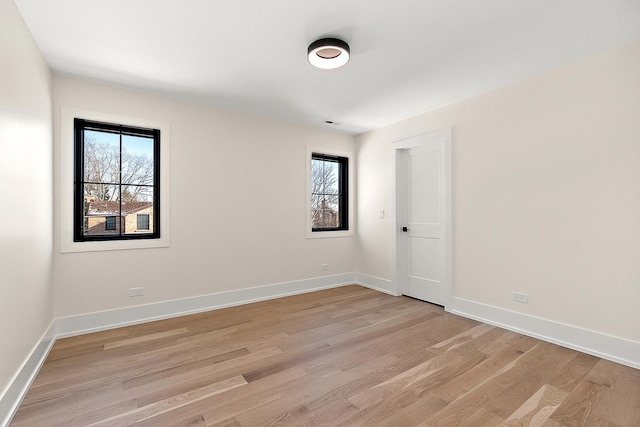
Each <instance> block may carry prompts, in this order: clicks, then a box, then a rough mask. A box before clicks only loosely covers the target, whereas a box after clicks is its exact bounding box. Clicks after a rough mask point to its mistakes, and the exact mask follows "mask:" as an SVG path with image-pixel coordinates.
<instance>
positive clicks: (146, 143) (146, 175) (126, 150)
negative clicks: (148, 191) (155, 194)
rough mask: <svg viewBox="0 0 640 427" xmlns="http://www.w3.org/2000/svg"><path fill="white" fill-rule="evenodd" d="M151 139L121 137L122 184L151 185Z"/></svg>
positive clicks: (129, 136)
mask: <svg viewBox="0 0 640 427" xmlns="http://www.w3.org/2000/svg"><path fill="white" fill-rule="evenodd" d="M153 160H154V159H153V138H149V137H143V136H131V135H122V183H123V184H144V185H152V184H153Z"/></svg>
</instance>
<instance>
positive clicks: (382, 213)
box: [379, 209, 384, 219]
mask: <svg viewBox="0 0 640 427" xmlns="http://www.w3.org/2000/svg"><path fill="white" fill-rule="evenodd" d="M379 216H380V219H384V209H383V210H381V211H380V215H379Z"/></svg>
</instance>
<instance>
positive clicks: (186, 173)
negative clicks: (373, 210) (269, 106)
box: [53, 76, 355, 317]
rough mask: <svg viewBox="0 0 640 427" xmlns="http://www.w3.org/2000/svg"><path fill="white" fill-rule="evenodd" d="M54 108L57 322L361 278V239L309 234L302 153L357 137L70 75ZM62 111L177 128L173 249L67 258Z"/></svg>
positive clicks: (346, 146) (58, 88)
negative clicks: (278, 286)
mask: <svg viewBox="0 0 640 427" xmlns="http://www.w3.org/2000/svg"><path fill="white" fill-rule="evenodd" d="M53 99H54V146H55V156H56V161H55V167H54V182H55V185H54V200H55V202H54V212H55V214H56V218H55V222H54V230H55V237H54V266H55V268H54V284H55V313H56V317H65V316H74V315H80V314H84V313H91V312H96V311H102V310H110V309H117V308H124V307H129V306H133V305H140V304H148V303H154V302H160V301H168V300H174V299H180V298H187V297H192V296H199V295H206V294H212V293H218V292H224V291H231V290H238V289H244V288H249V287H254V286H261V285H269V284H274V283H281V282H288V281H296V280H303V279H308V278H314V277H320V276H325V275H333V274H340V273H349V272H352V271H353V266H354V264H355V254H354V250H355V238H354V237H346V238H328V239H307V238H306V237H305V200H306V196H305V191H306V189H305V185H306V184H305V182H306V180H305V173H306V172H305V171H306V168H305V165H306V157H305V156H306V145H307V144H309V145H313V146H314V147H327V148H331V149H334V150H340V151H351V152H353V151H354V139H353V137H351V136H348V135H339V134H336V133H331V132H326V131H322V130H317V129H312V128H308V127H302V126H295V125H291V124H287V123H282V122H277V121H273V120H266V119H260V118H256V117H252V116H248V115H243V114H237V113H233V112H228V111H222V110H219V109H215V108H211V107H208V106H204V105H198V104H193V103H186V102H180V101H176V100H174V99H168V98H163V97H158V96H152V95H149V94H145V93H141V92H135V91H129V90H124V89H120V88H115V87H111V86H103V85H99V84H94V83H90V82H86V81H81V80H76V79H71V78H66V77H58V76H56V77H54V97H53ZM63 106H64V107H72V108H79V109H84V110H91V111H98V112H101V113H107V114H117V115H126V116H133V117H137V118H141V119H147V120H156V121H163V122H169V123H170V126H171V206H170V208H171V246H170V247H169V248H158V249H141V250H123V251H105V252H90V253H60V247H59V241H60V235H59V233H60V231H59V230H60V227H59V223H58V222H59V210H60V206H59V199H60V190H61V189H60V170H59V155H60V144H63V143H64V144H69V143H72V141H60V135H59V134H60V123H59V120H60V109H61V107H63ZM321 264H329V265H330V269H329V270H328V271H321ZM133 286H144V288H145V291H144V292H145V296H144V297H141V298H129V296H128V290H129V288H130V287H133Z"/></svg>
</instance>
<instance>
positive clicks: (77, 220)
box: [73, 117, 161, 242]
mask: <svg viewBox="0 0 640 427" xmlns="http://www.w3.org/2000/svg"><path fill="white" fill-rule="evenodd" d="M73 127H74V167H75V177H76V179H75V182H74V207H73V212H74V225H73V241H74V242H88V241H110V240H134V239H159V238H160V231H161V230H160V213H159V211H160V161H161V157H160V147H161V132H160V130H159V129H152V128H143V127H139V126H130V125H123V124H120V123H106V122H99V121H95V120H87V119H84V118H80V117H76V118H74V120H73ZM86 130H94V131H100V132H105V133H111V134H115V135H119V136H120V141H122V136H123V135H132V136H144V137H146V138H151V139H152V140H153V183H152V184H151V185H147V186H149V187H152V189H153V201H152V203H153V205H152V206H153V212H154V215H153V231H152V232H151V233H139V234H138V233H133V234H126V230H124V229H123V227H122V222H123V217H122V204H120V212H121V213H120V215H116V216H114V217H113V218H114V219H115V221H114V224H115V223H116V222H117V221H118V219H119V221H120V226H119V227H118V226H117V225H115V226H114V228H107V223H108V218H109V217H106V218H107V220H106V222H105V231H116V233H113V234H98V235H87V234H85V230H84V225H85V222H84V217H85V213H84V205H85V199H84V196H85V195H84V184H85V182H86V181H85V176H84V169H85V167H84V166H85V165H84V159H85V155H84V147H85V146H84V132H85V131H86ZM119 156H120V159H119V161H120V162H121V161H122V145H121V146H120V147H119ZM106 184H109V185H114V186H116V187H119V190H120V191H121V189H122V187H124V186H127V185H135V184H132V183H123V182H122V181H121V180H120V181H118V182H110V183H106ZM120 202H122V200H120ZM136 226H137V224H136ZM136 229H137V227H136Z"/></svg>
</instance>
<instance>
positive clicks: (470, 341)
mask: <svg viewBox="0 0 640 427" xmlns="http://www.w3.org/2000/svg"><path fill="white" fill-rule="evenodd" d="M89 425H90V426H124V425H137V426H154V427H157V426H183V427H186V426H196V427H203V426H267V425H292V426H304V425H326V426H352V425H353V426H378V425H381V426H395V427H402V426H418V425H419V426H436V425H437V426H485V425H488V426H493V425H505V426H523V425H535V426H538V425H543V426H556V427H557V426H581V425H589V426H591V425H603V426H613V425H620V426H640V371H638V370H635V369H632V368H629V367H625V366H622V365H619V364H616V363H612V362H608V361H606V360H602V359H599V358H597V357H592V356H588V355H585V354H581V353H578V352H576V351H572V350H568V349H565V348H562V347H558V346H555V345H552V344H548V343H545V342H542V341H539V340H536V339H533V338H529V337H525V336H523V335H519V334H516V333H513V332H508V331H505V330H502V329H498V328H495V327H492V326H488V325H485V324H482V323H478V322H475V321H472V320H468V319H465V318H462V317H457V316H454V315H452V314H449V313H446V312H444V311H443V310H442V309H441V308H440V307H437V306H433V305H430V304H427V303H423V302H420V301H416V300H413V299H410V298H405V297H391V296H388V295H384V294H381V293H377V292H374V291H371V290H368V289H365V288H361V287H359V286H348V287H343V288H338V289H331V290H326V291H321V292H315V293H310V294H304V295H298V296H293V297H288V298H282V299H277V300H272V301H266V302H260V303H256V304H251V305H246V306H241V307H234V308H228V309H224V310H218V311H212V312H209V313H202V314H196V315H192V316H185V317H180V318H176V319H170V320H164V321H159V322H154V323H147V324H143V325H138V326H132V327H127V328H121V329H115V330H110V331H105V332H99V333H94V334H89V335H83V336H78V337H74V338H67V339H61V340H59V341H58V342H57V343H56V344H55V346H54V348H53V350H52V352H51V354H50V355H49V357H48V358H47V361H46V363H45V364H44V366H43V368H42V370H41V371H40V373H39V375H38V376H37V378H36V380H35V382H34V384H33V386H32V387H31V389H30V391H29V393H28V395H27V397H26V399H25V400H24V402H23V404H22V406H21V407H20V409H19V411H18V413H17V414H16V416H15V418H14V420H13V423H12V424H11V426H13V427H17V426H47V427H49V426H65V427H67V426H89Z"/></svg>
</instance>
